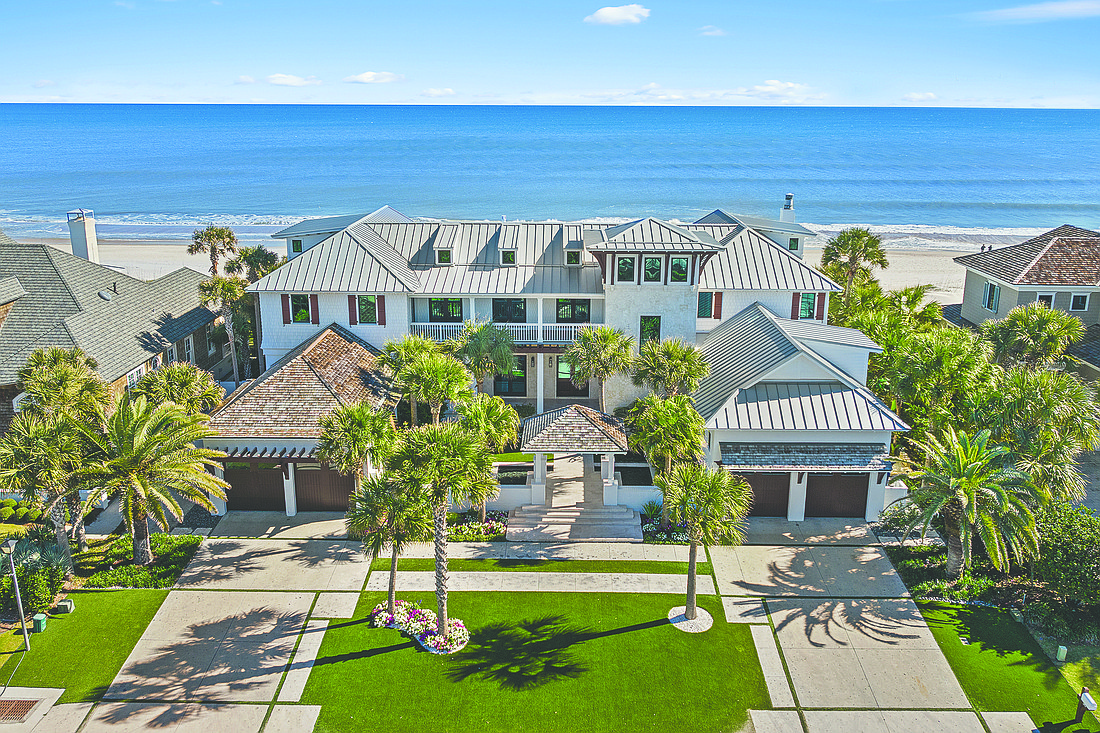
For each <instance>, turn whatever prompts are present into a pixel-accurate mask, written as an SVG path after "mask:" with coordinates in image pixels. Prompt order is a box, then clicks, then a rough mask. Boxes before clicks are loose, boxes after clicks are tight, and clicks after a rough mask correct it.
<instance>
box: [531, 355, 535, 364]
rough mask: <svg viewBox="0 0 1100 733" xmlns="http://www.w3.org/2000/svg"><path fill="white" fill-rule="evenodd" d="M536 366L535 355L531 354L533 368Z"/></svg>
mask: <svg viewBox="0 0 1100 733" xmlns="http://www.w3.org/2000/svg"><path fill="white" fill-rule="evenodd" d="M534 365H535V355H534V354H531V366H534Z"/></svg>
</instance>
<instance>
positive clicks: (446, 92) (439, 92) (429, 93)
mask: <svg viewBox="0 0 1100 733" xmlns="http://www.w3.org/2000/svg"><path fill="white" fill-rule="evenodd" d="M454 95H455V90H454V89H451V88H450V87H444V88H443V89H435V88H432V89H425V90H424V91H422V92H420V96H421V97H453V96H454Z"/></svg>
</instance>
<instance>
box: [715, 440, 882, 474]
mask: <svg viewBox="0 0 1100 733" xmlns="http://www.w3.org/2000/svg"><path fill="white" fill-rule="evenodd" d="M719 449H720V450H721V452H722V462H721V465H722V468H724V469H726V470H727V471H731V472H733V473H756V472H761V471H837V472H844V471H889V470H890V469H891V468H893V462H892V461H891V460H890V455H889V453H887V451H886V446H885V445H882V444H879V443H756V442H753V443H719Z"/></svg>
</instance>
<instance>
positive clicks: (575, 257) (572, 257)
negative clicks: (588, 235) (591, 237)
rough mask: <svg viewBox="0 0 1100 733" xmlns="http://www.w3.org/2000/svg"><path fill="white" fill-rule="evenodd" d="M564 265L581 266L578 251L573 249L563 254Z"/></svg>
mask: <svg viewBox="0 0 1100 733" xmlns="http://www.w3.org/2000/svg"><path fill="white" fill-rule="evenodd" d="M565 264H567V265H569V266H570V267H579V266H580V264H581V252H580V250H577V249H574V250H569V251H567V252H566V253H565Z"/></svg>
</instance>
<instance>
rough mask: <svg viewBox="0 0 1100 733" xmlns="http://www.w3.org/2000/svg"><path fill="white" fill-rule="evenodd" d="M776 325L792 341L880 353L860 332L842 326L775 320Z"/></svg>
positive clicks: (879, 347)
mask: <svg viewBox="0 0 1100 733" xmlns="http://www.w3.org/2000/svg"><path fill="white" fill-rule="evenodd" d="M775 323H776V325H777V326H779V327H780V328H781V329H783V332H784V333H786V334H787V335H788V336H790V337H791V338H793V339H797V340H799V341H803V342H805V341H820V342H821V343H827V344H838V345H840V346H856V347H859V348H861V349H868V350H870V351H874V352H876V353H877V352H881V351H882V347H881V346H879V345H878V344H876V343H875V342H874V341H872V340H871V339H870V338H868V337H867V334H865V333H863V332H862V331H857V330H856V329H854V328H844V327H843V326H829V325H827V324H824V323H818V322H817V321H788V320H786V319H783V318H777V319H776V321H775Z"/></svg>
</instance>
